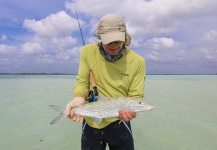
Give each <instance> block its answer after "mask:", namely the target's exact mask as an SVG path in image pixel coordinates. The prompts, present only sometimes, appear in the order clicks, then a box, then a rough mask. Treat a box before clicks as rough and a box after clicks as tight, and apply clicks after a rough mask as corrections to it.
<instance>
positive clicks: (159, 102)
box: [0, 75, 217, 150]
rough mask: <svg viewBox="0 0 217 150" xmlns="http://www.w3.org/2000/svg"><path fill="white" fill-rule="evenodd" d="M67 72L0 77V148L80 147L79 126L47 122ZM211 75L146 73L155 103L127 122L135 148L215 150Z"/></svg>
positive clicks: (65, 96) (215, 99) (64, 96)
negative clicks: (153, 107) (151, 108)
mask: <svg viewBox="0 0 217 150" xmlns="http://www.w3.org/2000/svg"><path fill="white" fill-rule="evenodd" d="M74 84H75V76H73V75H26V76H25V75H1V76H0V118H1V123H0V133H1V134H0V139H1V140H0V149H1V150H50V149H52V150H63V149H72V150H79V149H80V134H81V124H80V123H74V122H72V121H70V120H68V119H65V120H63V121H62V122H60V123H58V124H55V125H50V124H49V123H50V121H51V120H52V119H53V118H54V117H56V115H57V112H55V111H53V110H52V109H51V108H49V107H48V106H49V105H51V104H55V105H60V106H65V105H66V103H67V102H68V101H70V100H71V99H72V97H73V93H72V91H73V87H74ZM216 89H217V76H215V75H190V76H189V75H148V76H147V78H146V87H145V99H146V100H147V101H149V102H150V103H152V104H154V105H155V109H154V110H153V111H150V112H143V113H139V114H138V115H137V118H136V119H134V120H133V121H132V129H133V134H134V140H135V148H136V150H216V149H217V143H216V140H217V109H216V107H217V92H216Z"/></svg>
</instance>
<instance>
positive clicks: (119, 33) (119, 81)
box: [66, 14, 146, 150]
mask: <svg viewBox="0 0 217 150" xmlns="http://www.w3.org/2000/svg"><path fill="white" fill-rule="evenodd" d="M96 37H97V38H98V39H99V40H101V42H100V43H94V44H87V45H85V46H83V47H82V50H81V54H80V63H79V69H78V74H77V82H76V84H75V87H74V96H75V97H74V99H73V100H72V101H70V102H69V103H68V104H67V105H66V111H67V116H68V118H70V119H72V120H73V121H77V122H83V127H82V137H81V149H82V150H87V149H88V150H105V149H106V145H108V146H109V148H110V150H134V141H133V136H132V131H131V125H130V120H132V119H133V118H136V112H133V111H129V110H119V111H118V117H112V118H103V119H102V121H101V122H100V123H99V124H96V122H95V121H94V118H91V117H83V116H77V115H75V112H74V110H73V109H72V108H74V107H77V106H81V105H83V104H85V103H87V101H86V99H87V97H88V93H89V91H90V89H92V85H91V82H90V71H91V73H93V75H94V79H95V82H96V85H97V90H98V93H99V95H100V96H105V97H136V98H142V97H143V94H144V85H145V76H146V68H145V60H144V59H143V57H141V56H140V55H138V54H136V53H135V52H134V51H132V50H131V49H129V48H128V47H127V46H129V45H130V42H131V37H130V35H129V34H128V33H127V29H126V23H125V21H124V20H123V18H122V17H121V16H119V15H116V14H108V15H105V16H103V17H102V18H101V19H100V21H99V23H98V27H97V35H96ZM93 103H94V102H93ZM103 108H105V107H103ZM93 111H94V110H93ZM105 113H109V112H107V111H106V108H105Z"/></svg>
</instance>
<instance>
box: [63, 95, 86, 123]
mask: <svg viewBox="0 0 217 150" xmlns="http://www.w3.org/2000/svg"><path fill="white" fill-rule="evenodd" d="M84 102H85V99H84V98H83V97H75V98H74V99H73V100H72V101H71V102H69V103H68V104H67V105H66V112H67V116H68V118H69V119H72V120H73V121H76V122H83V117H82V116H76V115H75V112H74V110H73V109H72V108H74V107H77V106H80V105H83V104H84Z"/></svg>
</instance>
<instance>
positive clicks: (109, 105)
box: [50, 96, 154, 125]
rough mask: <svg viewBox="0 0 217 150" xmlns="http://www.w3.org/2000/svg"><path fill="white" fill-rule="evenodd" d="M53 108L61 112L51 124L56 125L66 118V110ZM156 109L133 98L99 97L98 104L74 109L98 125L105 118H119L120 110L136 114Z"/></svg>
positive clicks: (93, 103)
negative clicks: (92, 119)
mask: <svg viewBox="0 0 217 150" xmlns="http://www.w3.org/2000/svg"><path fill="white" fill-rule="evenodd" d="M51 107H52V108H53V109H54V110H56V111H58V112H60V115H59V116H57V117H56V118H55V119H54V120H53V121H52V122H51V123H50V124H55V123H56V122H58V121H59V120H62V119H63V118H64V117H66V115H67V113H66V110H65V108H63V107H60V106H55V105H51ZM153 108H154V106H153V105H151V104H150V103H148V102H146V101H144V100H142V99H138V98H133V97H118V98H110V97H101V96H98V97H97V102H92V103H87V104H84V105H81V106H77V107H74V108H73V110H74V112H75V114H76V115H80V116H84V117H92V118H94V120H95V122H96V125H99V124H100V123H101V120H102V119H103V118H111V117H118V116H119V114H118V110H130V111H134V112H140V111H148V110H152V109H153Z"/></svg>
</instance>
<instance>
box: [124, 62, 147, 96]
mask: <svg viewBox="0 0 217 150" xmlns="http://www.w3.org/2000/svg"><path fill="white" fill-rule="evenodd" d="M145 77H146V65H145V60H144V59H141V61H140V62H139V63H138V67H137V70H136V73H135V74H134V77H133V80H132V82H131V85H130V88H129V91H128V96H129V97H138V98H142V97H143V96H144V88H145Z"/></svg>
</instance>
